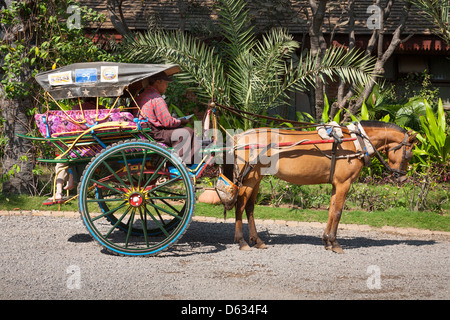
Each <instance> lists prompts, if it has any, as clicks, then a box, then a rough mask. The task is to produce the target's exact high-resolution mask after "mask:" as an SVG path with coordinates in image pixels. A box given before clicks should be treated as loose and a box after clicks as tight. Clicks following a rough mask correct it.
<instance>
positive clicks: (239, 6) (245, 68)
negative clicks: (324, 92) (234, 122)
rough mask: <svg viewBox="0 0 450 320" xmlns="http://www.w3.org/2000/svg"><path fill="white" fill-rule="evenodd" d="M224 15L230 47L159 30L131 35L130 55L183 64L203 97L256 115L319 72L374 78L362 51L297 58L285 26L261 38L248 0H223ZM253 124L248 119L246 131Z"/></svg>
mask: <svg viewBox="0 0 450 320" xmlns="http://www.w3.org/2000/svg"><path fill="white" fill-rule="evenodd" d="M218 14H219V27H220V30H221V36H222V37H223V40H224V41H222V42H221V46H220V48H223V49H224V50H220V49H219V46H208V45H207V44H206V43H204V42H200V41H199V40H197V39H195V38H194V37H192V36H189V35H187V34H184V33H181V32H178V31H164V30H159V31H157V32H154V31H153V32H147V33H144V34H137V35H134V36H133V37H129V38H128V39H126V40H125V41H124V42H123V44H122V50H123V52H124V57H125V58H127V59H130V60H133V61H139V62H154V63H174V64H178V65H179V66H180V67H181V69H182V70H183V73H182V74H180V79H181V80H182V81H184V82H188V83H192V84H195V85H196V86H195V89H196V91H197V94H198V95H199V97H200V98H203V99H205V100H210V99H212V98H213V99H215V100H216V101H217V102H219V103H222V104H227V105H231V106H233V107H235V108H238V109H240V110H244V111H248V112H253V113H260V112H261V111H264V110H267V109H270V108H274V107H277V106H279V105H282V104H286V103H288V92H289V91H305V90H306V87H307V84H313V83H314V80H315V78H316V76H320V77H321V78H322V79H324V80H326V79H327V78H335V77H339V78H341V79H343V80H344V81H346V82H351V83H353V84H355V85H361V86H363V85H364V84H367V83H369V82H370V81H372V78H373V66H374V63H373V59H371V58H368V57H365V56H363V54H362V53H361V52H359V51H356V50H350V51H348V50H347V49H345V48H342V47H341V48H338V47H331V48H330V49H329V50H327V52H326V54H325V56H324V57H323V58H322V61H320V62H319V60H318V57H315V56H312V55H311V54H310V53H309V52H304V53H303V54H301V55H300V57H298V58H297V57H296V54H295V53H296V51H297V50H298V49H299V47H300V45H299V43H298V42H297V41H295V40H294V39H293V37H292V36H291V35H290V34H289V33H288V31H287V30H285V29H282V28H278V29H272V30H270V31H269V32H267V33H266V34H264V35H262V37H261V38H260V39H257V38H256V35H255V32H254V30H253V28H252V27H251V26H250V23H249V22H250V21H249V15H248V9H246V1H243V0H219V1H218ZM250 126H251V124H250V123H249V122H245V124H244V128H245V129H248V128H249V127H250Z"/></svg>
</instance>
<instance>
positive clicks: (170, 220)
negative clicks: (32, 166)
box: [21, 62, 212, 256]
mask: <svg viewBox="0 0 450 320" xmlns="http://www.w3.org/2000/svg"><path fill="white" fill-rule="evenodd" d="M179 71H180V68H179V67H178V66H176V65H155V64H128V63H113V62H91V63H77V64H72V65H69V66H65V67H62V68H59V69H55V70H51V71H47V72H43V73H40V74H38V75H37V76H36V80H37V82H38V83H39V84H40V85H41V86H42V87H43V89H44V90H45V93H44V95H45V100H46V104H45V109H46V110H45V111H44V112H42V113H41V114H37V115H36V116H35V119H36V122H37V125H38V128H39V131H40V132H41V134H42V137H32V136H28V135H26V136H21V137H22V138H27V139H33V140H38V141H45V142H47V143H49V144H51V145H52V146H53V147H54V148H56V150H57V152H58V156H57V157H56V158H54V159H38V161H40V162H47V163H54V164H58V163H59V164H62V165H60V167H62V170H66V169H69V168H71V167H75V166H76V167H78V168H79V167H82V168H84V170H83V173H82V175H81V177H80V179H79V183H78V190H77V191H78V192H77V196H75V197H74V198H75V199H76V198H77V201H78V207H79V212H80V214H81V218H82V221H83V223H84V225H85V226H86V228H87V230H88V232H89V233H90V234H91V235H92V237H93V238H94V239H95V240H96V241H97V242H98V243H99V244H100V245H102V246H103V247H104V248H106V249H107V250H108V251H109V252H111V253H114V254H117V255H127V256H150V255H156V254H158V253H161V252H163V251H164V250H167V249H168V248H170V247H171V246H172V245H174V244H175V243H176V242H177V241H178V240H179V239H180V237H181V236H182V235H183V234H184V233H185V232H186V230H187V228H188V226H189V224H190V222H191V219H192V217H193V215H194V207H195V180H196V179H197V178H198V177H199V176H200V175H201V174H202V172H203V170H204V169H205V167H206V166H207V165H208V164H209V163H210V160H211V159H212V153H211V152H210V153H208V151H205V150H203V152H204V154H205V156H204V157H203V159H202V161H201V163H199V164H195V165H191V166H187V165H185V164H184V163H183V161H182V160H181V159H180V157H179V156H178V155H177V154H175V153H174V150H173V149H171V148H169V147H167V146H165V145H163V144H160V143H156V142H155V141H154V140H153V139H152V138H151V136H150V132H151V129H149V128H145V126H144V123H145V122H146V119H140V118H139V112H140V110H139V107H138V106H137V103H136V101H135V97H136V95H137V94H138V93H139V92H140V91H141V90H142V89H143V88H145V87H146V86H147V85H148V80H149V78H150V77H151V76H153V75H156V74H158V73H160V72H165V73H166V74H167V75H169V76H170V75H173V74H175V73H177V72H179ZM86 98H91V99H92V98H93V99H95V101H96V103H95V108H93V109H90V110H83V103H82V102H83V100H84V99H86ZM105 99H107V100H108V101H109V102H110V104H109V105H108V106H107V107H106V108H102V107H101V104H100V103H99V101H100V102H102V101H107V100H105ZM68 101H72V102H74V105H75V106H77V107H78V109H79V110H66V109H67V108H66V105H67V103H68ZM119 101H121V103H123V101H128V102H129V106H130V107H128V108H127V107H125V108H123V107H119ZM52 109H58V110H52Z"/></svg>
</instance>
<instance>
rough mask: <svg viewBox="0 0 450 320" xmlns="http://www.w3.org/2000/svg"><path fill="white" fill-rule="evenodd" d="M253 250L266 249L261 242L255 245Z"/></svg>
mask: <svg viewBox="0 0 450 320" xmlns="http://www.w3.org/2000/svg"><path fill="white" fill-rule="evenodd" d="M255 248H256V249H267V246H266V245H265V243H264V242H261V243H257V244H255Z"/></svg>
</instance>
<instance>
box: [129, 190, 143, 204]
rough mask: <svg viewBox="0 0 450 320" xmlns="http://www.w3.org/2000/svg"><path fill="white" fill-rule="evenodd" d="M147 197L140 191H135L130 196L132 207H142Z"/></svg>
mask: <svg viewBox="0 0 450 320" xmlns="http://www.w3.org/2000/svg"><path fill="white" fill-rule="evenodd" d="M144 200H145V197H144V195H142V194H141V193H140V192H133V193H131V194H130V196H129V197H128V202H129V203H130V205H131V206H132V207H140V206H142V204H143V203H144Z"/></svg>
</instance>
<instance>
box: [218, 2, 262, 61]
mask: <svg viewBox="0 0 450 320" xmlns="http://www.w3.org/2000/svg"><path fill="white" fill-rule="evenodd" d="M246 5H247V2H246V1H243V0H220V1H219V3H218V4H217V7H218V9H219V19H218V20H219V26H220V29H221V33H222V35H223V36H224V37H225V39H227V43H226V44H227V47H228V50H227V51H228V54H229V55H230V57H231V60H233V59H234V58H235V57H237V56H238V55H240V54H241V53H242V52H246V51H249V50H250V49H251V48H252V47H253V43H254V33H253V27H252V26H250V20H249V16H248V9H247V10H246V9H245V6H246Z"/></svg>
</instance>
